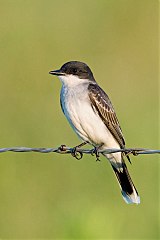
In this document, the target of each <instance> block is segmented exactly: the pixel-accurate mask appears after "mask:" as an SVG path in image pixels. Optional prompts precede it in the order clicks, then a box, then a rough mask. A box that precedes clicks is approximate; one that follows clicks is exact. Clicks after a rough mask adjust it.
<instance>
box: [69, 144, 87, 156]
mask: <svg viewBox="0 0 160 240" xmlns="http://www.w3.org/2000/svg"><path fill="white" fill-rule="evenodd" d="M86 144H87V142H82V143H81V144H79V145H78V146H75V147H73V148H72V152H71V155H72V156H73V157H75V158H76V159H77V160H80V159H81V158H82V157H83V153H82V152H78V151H77V149H78V148H81V147H83V146H84V145H86Z"/></svg>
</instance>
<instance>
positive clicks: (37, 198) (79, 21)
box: [0, 0, 159, 239]
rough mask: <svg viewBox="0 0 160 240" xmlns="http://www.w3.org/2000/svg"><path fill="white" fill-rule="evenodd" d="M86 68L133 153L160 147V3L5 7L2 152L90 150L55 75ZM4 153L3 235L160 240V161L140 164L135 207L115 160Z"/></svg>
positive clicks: (57, 0) (138, 160) (13, 2)
mask: <svg viewBox="0 0 160 240" xmlns="http://www.w3.org/2000/svg"><path fill="white" fill-rule="evenodd" d="M70 60H80V61H84V62H86V63H87V64H88V65H89V66H90V67H91V69H92V70H93V72H94V75H95V78H96V79H97V80H98V83H99V84H100V86H101V87H103V88H104V89H105V90H106V92H107V93H108V94H109V96H110V98H111V99H112V102H113V104H114V106H115V109H116V111H117V115H118V118H119V121H120V123H121V126H122V129H123V133H124V136H125V138H126V142H127V146H128V147H145V148H151V149H156V148H158V111H159V109H158V0H157V1H156V0H80V1H78V0H66V1H64V0H63V1H62V0H0V69H1V70H0V76H1V77H0V78H1V79H0V84H1V94H0V109H1V117H0V125H1V131H0V138H1V140H0V142H1V144H0V147H11V146H27V147H56V146H59V145H61V144H66V145H68V146H75V145H77V144H79V143H80V141H79V139H78V138H77V136H76V135H75V134H74V132H73V131H72V130H71V128H70V126H69V124H68V123H67V121H66V119H65V118H64V116H63V114H62V112H61V109H60V104H59V91H60V87H61V84H60V82H59V80H58V79H56V78H55V77H53V76H50V75H49V74H48V72H49V71H50V70H53V69H57V68H59V67H60V66H61V65H62V64H63V63H65V62H66V61H70ZM101 160H102V161H101V162H96V161H95V158H94V157H91V156H84V157H83V160H81V161H77V160H75V159H74V158H72V157H71V156H70V155H58V154H57V155H56V154H40V153H3V154H1V155H0V238H14V239H16V238H28V239H30V238H32V239H34V238H43V239H45V238H52V239H158V209H159V205H158V186H159V182H158V156H157V155H146V156H138V157H132V165H129V164H128V167H129V171H130V173H131V176H132V178H133V180H134V183H135V185H136V187H137V189H138V191H139V194H140V196H141V204H140V205H138V206H137V205H127V204H125V202H124V201H123V199H122V197H121V194H120V190H119V186H118V184H117V181H116V179H115V176H114V174H113V172H112V171H111V167H110V166H109V164H108V162H107V161H106V159H105V158H103V157H101Z"/></svg>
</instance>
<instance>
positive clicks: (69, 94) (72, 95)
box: [49, 61, 140, 204]
mask: <svg viewBox="0 0 160 240" xmlns="http://www.w3.org/2000/svg"><path fill="white" fill-rule="evenodd" d="M49 73H50V74H53V75H56V76H58V78H59V79H60V80H61V82H62V88H61V94H60V103H61V108H62V111H63V113H64V115H65V116H66V118H67V120H68V122H69V123H70V125H71V127H72V128H73V130H74V131H75V132H76V133H77V135H78V136H79V137H80V138H81V139H82V140H83V141H84V144H85V143H89V144H91V145H92V146H94V147H95V149H97V152H98V150H104V149H107V148H116V149H123V148H125V140H124V137H123V134H122V130H121V127H120V124H119V122H118V119H117V116H116V113H115V110H114V108H113V106H112V103H111V101H110V99H109V97H108V95H107V94H106V93H105V92H104V91H103V90H102V88H100V86H99V85H98V84H97V82H96V80H95V78H94V76H93V73H92V71H91V69H90V68H89V67H88V66H87V64H85V63H83V62H79V61H70V62H67V63H65V64H64V65H63V66H62V67H61V68H60V69H59V70H53V71H50V72H49ZM81 145H83V143H82V144H81ZM103 155H104V156H105V157H106V158H107V159H108V160H109V162H110V163H111V166H112V168H113V170H114V173H115V175H116V177H117V179H118V182H119V185H120V188H121V192H122V196H123V198H124V200H125V201H126V203H136V204H139V203H140V197H139V195H138V192H137V190H136V188H135V186H134V184H133V181H132V179H131V177H130V175H129V173H128V170H127V166H126V164H125V161H124V154H122V153H121V152H118V153H112V154H106V153H103ZM128 159H129V158H128Z"/></svg>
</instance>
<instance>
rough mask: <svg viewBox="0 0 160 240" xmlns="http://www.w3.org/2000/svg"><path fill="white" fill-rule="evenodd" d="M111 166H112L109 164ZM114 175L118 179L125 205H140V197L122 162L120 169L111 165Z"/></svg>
mask: <svg viewBox="0 0 160 240" xmlns="http://www.w3.org/2000/svg"><path fill="white" fill-rule="evenodd" d="M111 165H112V164H111ZM112 168H113V170H114V172H115V175H116V177H117V179H118V182H119V185H120V188H121V192H122V196H123V198H124V200H125V202H126V203H136V204H139V203H140V197H139V195H138V192H137V190H136V188H135V186H134V184H133V182H132V179H131V177H130V175H129V172H128V169H127V166H126V164H125V162H124V160H123V162H122V165H121V168H116V167H115V166H113V165H112Z"/></svg>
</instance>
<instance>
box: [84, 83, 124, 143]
mask: <svg viewBox="0 0 160 240" xmlns="http://www.w3.org/2000/svg"><path fill="white" fill-rule="evenodd" d="M88 92H89V98H90V100H91V104H92V107H93V109H94V110H95V109H96V111H97V112H98V114H99V116H100V118H101V119H102V121H103V122H104V124H105V125H106V126H107V128H108V129H109V131H110V132H111V133H112V135H113V136H114V138H115V139H116V141H117V142H118V143H119V145H120V147H121V148H124V147H125V140H124V138H123V134H122V130H121V127H120V124H119V122H118V119H117V116H116V113H115V111H114V108H113V106H112V103H111V101H110V99H109V97H108V95H107V94H106V93H105V92H104V91H103V90H102V89H101V88H100V87H99V86H98V85H97V84H92V83H91V84H89V86H88Z"/></svg>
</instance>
